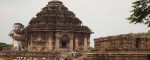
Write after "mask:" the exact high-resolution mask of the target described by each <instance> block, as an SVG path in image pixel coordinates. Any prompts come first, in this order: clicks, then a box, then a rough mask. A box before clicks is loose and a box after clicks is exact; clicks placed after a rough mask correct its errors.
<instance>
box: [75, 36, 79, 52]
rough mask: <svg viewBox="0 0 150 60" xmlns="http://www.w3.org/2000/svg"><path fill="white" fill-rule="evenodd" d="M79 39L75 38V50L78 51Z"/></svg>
mask: <svg viewBox="0 0 150 60" xmlns="http://www.w3.org/2000/svg"><path fill="white" fill-rule="evenodd" d="M78 48H79V46H78V37H75V49H76V50H78Z"/></svg>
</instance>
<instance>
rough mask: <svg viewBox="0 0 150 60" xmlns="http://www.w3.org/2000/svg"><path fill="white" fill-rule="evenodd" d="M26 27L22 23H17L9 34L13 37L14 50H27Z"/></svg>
mask: <svg viewBox="0 0 150 60" xmlns="http://www.w3.org/2000/svg"><path fill="white" fill-rule="evenodd" d="M25 35H26V33H25V29H24V26H23V25H22V24H21V23H15V24H14V25H13V29H12V31H11V32H10V33H9V36H10V37H11V38H12V39H13V50H14V51H25V42H26V39H25V37H26V36H25Z"/></svg>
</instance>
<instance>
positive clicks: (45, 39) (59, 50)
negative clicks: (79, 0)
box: [0, 0, 92, 60]
mask: <svg viewBox="0 0 150 60" xmlns="http://www.w3.org/2000/svg"><path fill="white" fill-rule="evenodd" d="M90 34H92V31H91V29H89V28H88V27H87V26H83V25H82V21H81V20H80V19H79V18H77V17H76V16H75V14H74V13H73V12H72V11H70V10H68V8H67V7H65V6H64V5H63V3H62V2H61V1H58V0H51V1H50V2H48V4H47V5H46V7H44V8H42V10H41V11H40V12H38V13H37V14H36V17H33V18H32V19H31V20H30V21H29V24H28V26H26V27H24V25H22V24H21V23H15V24H14V26H13V29H12V31H11V32H10V34H9V35H10V37H12V39H13V48H11V50H9V52H8V50H7V51H6V52H1V53H0V54H1V55H0V58H1V57H8V58H17V57H18V56H20V57H23V58H24V59H25V60H26V59H27V58H31V60H33V58H39V59H40V58H47V59H48V58H49V59H51V60H54V59H56V60H57V58H63V59H66V58H68V56H69V55H70V56H72V55H74V53H78V56H79V54H81V53H86V52H88V47H89V45H90ZM69 52H71V54H69ZM8 54H9V55H8ZM80 56H81V55H80ZM20 57H18V58H19V59H21V58H20ZM40 60H41V59H40ZM68 60H70V59H68Z"/></svg>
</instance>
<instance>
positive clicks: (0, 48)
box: [0, 42, 11, 51]
mask: <svg viewBox="0 0 150 60" xmlns="http://www.w3.org/2000/svg"><path fill="white" fill-rule="evenodd" d="M3 47H11V44H6V43H2V42H0V51H2V50H3Z"/></svg>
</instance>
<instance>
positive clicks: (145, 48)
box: [94, 34, 150, 60]
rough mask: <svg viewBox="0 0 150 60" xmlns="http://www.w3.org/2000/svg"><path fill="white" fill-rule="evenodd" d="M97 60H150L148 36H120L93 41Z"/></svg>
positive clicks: (149, 36) (149, 38) (149, 35)
mask: <svg viewBox="0 0 150 60" xmlns="http://www.w3.org/2000/svg"><path fill="white" fill-rule="evenodd" d="M94 43H95V50H96V52H97V55H96V54H95V55H96V56H97V58H98V59H103V60H107V59H108V60H111V59H112V60H148V59H150V34H121V35H116V36H107V37H100V38H96V39H94Z"/></svg>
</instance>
